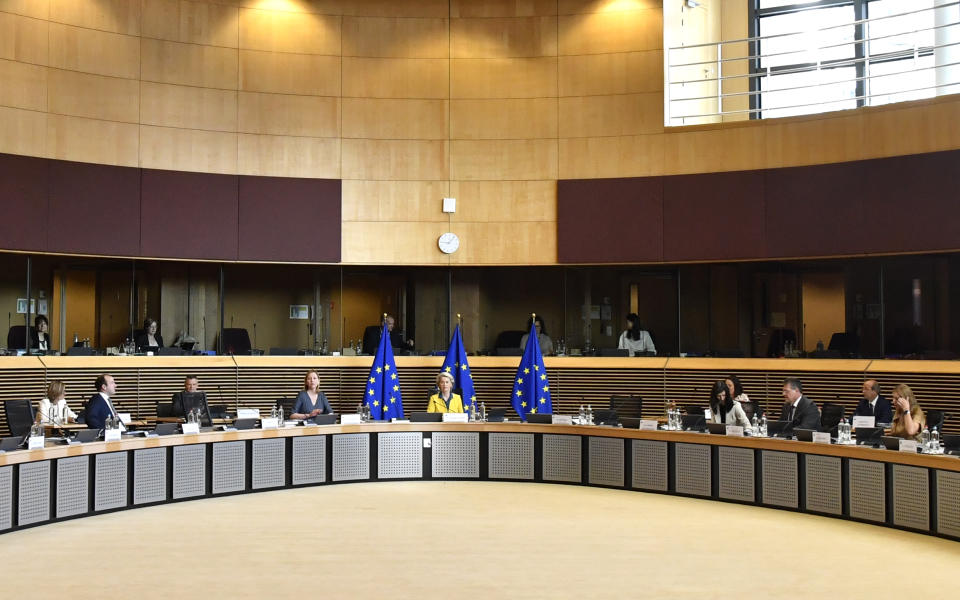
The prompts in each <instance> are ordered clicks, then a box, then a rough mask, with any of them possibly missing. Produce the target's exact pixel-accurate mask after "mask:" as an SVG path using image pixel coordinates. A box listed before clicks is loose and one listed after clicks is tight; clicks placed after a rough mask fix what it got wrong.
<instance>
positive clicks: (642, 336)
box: [617, 313, 657, 356]
mask: <svg viewBox="0 0 960 600" xmlns="http://www.w3.org/2000/svg"><path fill="white" fill-rule="evenodd" d="M617 348H619V349H621V350H629V351H630V356H636V354H637V353H638V352H650V353H652V354H656V353H657V348H656V346H654V345H653V338H651V337H650V333H649V332H648V331H647V330H645V329H644V328H643V325H641V324H640V317H639V316H637V313H630V314H629V315H627V328H626V329H624V330H623V333H621V334H620V341H619V342H617Z"/></svg>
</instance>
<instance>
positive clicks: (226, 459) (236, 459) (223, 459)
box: [211, 442, 247, 494]
mask: <svg viewBox="0 0 960 600" xmlns="http://www.w3.org/2000/svg"><path fill="white" fill-rule="evenodd" d="M246 459H247V447H246V442H217V443H215V444H214V445H213V486H212V487H213V489H212V490H211V492H212V493H214V494H226V493H228V492H240V491H243V490H244V489H246V487H247V474H246V472H247V465H246Z"/></svg>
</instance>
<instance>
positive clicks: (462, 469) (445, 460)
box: [430, 431, 480, 478]
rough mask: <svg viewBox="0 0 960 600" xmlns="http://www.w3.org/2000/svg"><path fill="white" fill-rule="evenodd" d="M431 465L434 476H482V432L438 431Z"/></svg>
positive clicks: (434, 439)
mask: <svg viewBox="0 0 960 600" xmlns="http://www.w3.org/2000/svg"><path fill="white" fill-rule="evenodd" d="M430 454H431V457H430V465H431V471H432V474H433V477H462V478H471V477H472V478H476V477H480V434H479V433H470V432H447V431H437V432H435V433H434V434H433V450H432V451H431V453H430Z"/></svg>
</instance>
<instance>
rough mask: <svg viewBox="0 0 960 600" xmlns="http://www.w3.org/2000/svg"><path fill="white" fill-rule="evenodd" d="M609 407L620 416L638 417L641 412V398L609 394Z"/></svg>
mask: <svg viewBox="0 0 960 600" xmlns="http://www.w3.org/2000/svg"><path fill="white" fill-rule="evenodd" d="M610 409H611V410H615V411H617V414H618V415H620V416H621V417H628V418H636V419H639V418H640V417H641V416H643V415H642V412H643V398H641V397H640V396H616V395H614V396H610Z"/></svg>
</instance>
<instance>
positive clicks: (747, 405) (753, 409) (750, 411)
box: [740, 400, 759, 421]
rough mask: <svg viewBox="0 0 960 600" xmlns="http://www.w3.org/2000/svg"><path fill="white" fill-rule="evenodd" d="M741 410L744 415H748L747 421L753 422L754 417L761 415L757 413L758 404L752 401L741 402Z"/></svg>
mask: <svg viewBox="0 0 960 600" xmlns="http://www.w3.org/2000/svg"><path fill="white" fill-rule="evenodd" d="M740 408H742V409H743V412H744V414H746V415H747V419H748V420H750V421H753V415H759V413H757V403H756V402H754V401H753V400H750V401H749V402H741V403H740ZM758 418H759V417H758Z"/></svg>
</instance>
